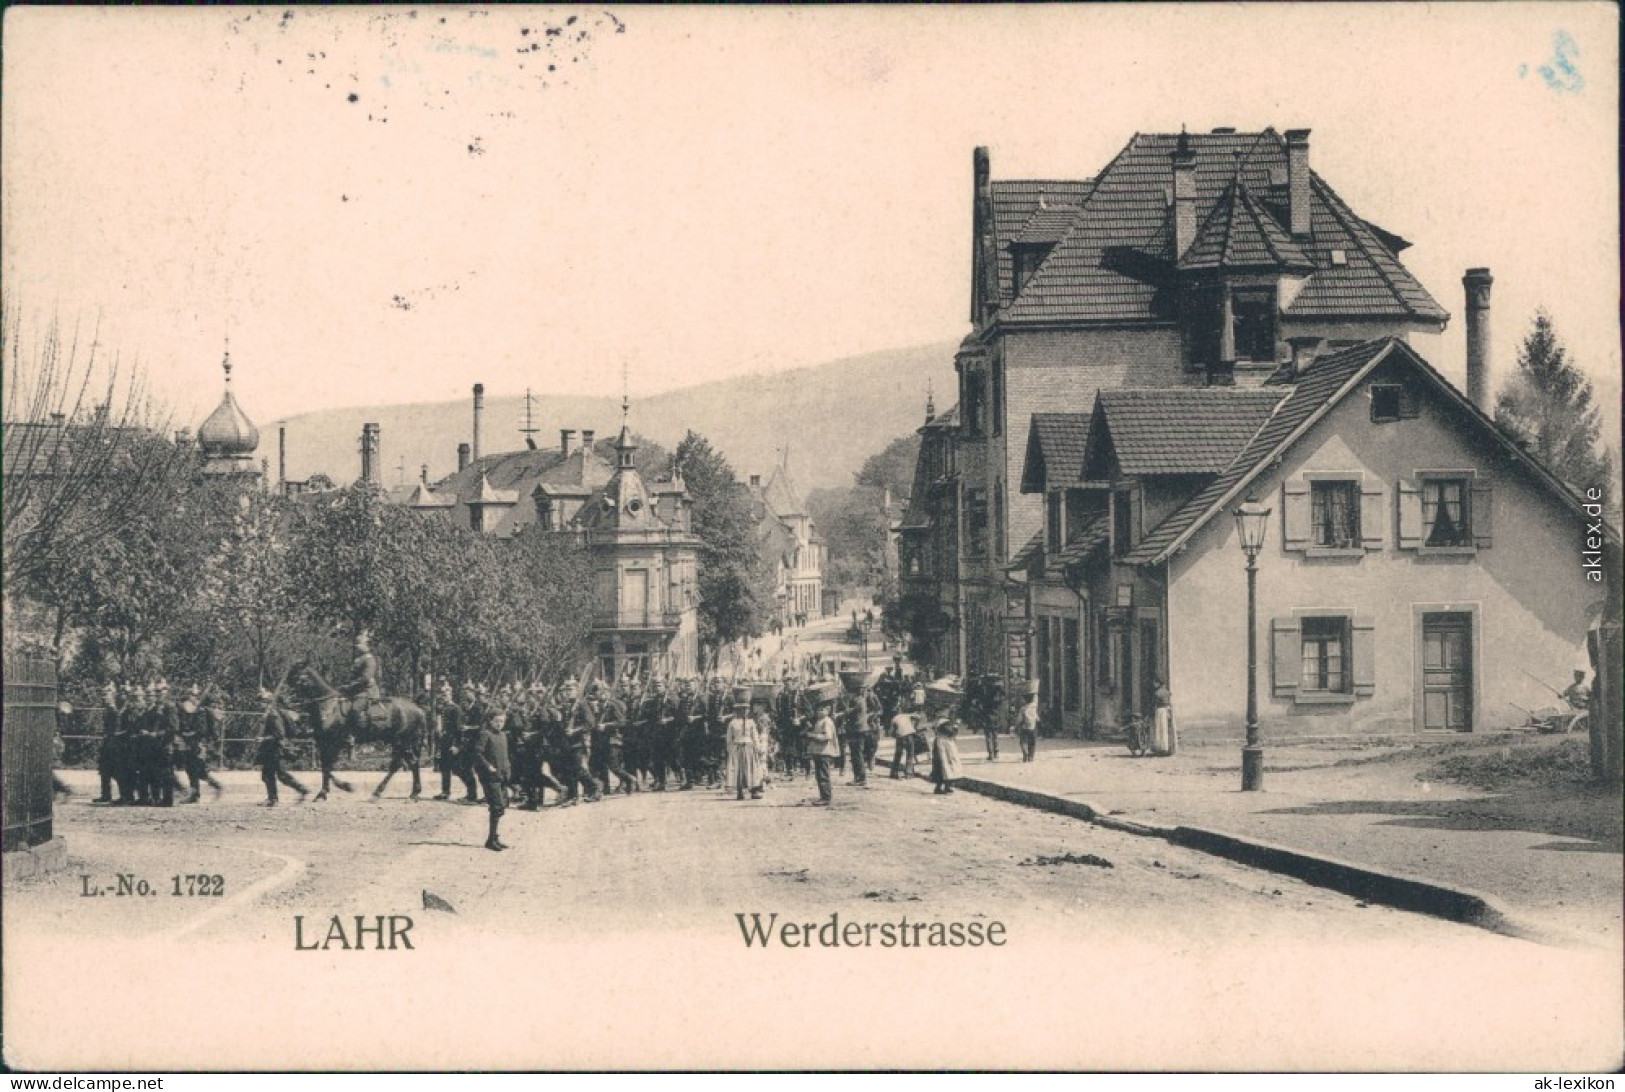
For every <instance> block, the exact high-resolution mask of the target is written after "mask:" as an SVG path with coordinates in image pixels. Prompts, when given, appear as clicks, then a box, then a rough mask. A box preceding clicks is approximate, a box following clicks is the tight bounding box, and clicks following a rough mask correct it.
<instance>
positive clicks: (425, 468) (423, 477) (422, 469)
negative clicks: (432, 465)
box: [418, 463, 429, 485]
mask: <svg viewBox="0 0 1625 1092" xmlns="http://www.w3.org/2000/svg"><path fill="white" fill-rule="evenodd" d="M418 481H420V482H422V483H423V484H424V485H428V484H429V464H428V463H420V464H419V465H418Z"/></svg>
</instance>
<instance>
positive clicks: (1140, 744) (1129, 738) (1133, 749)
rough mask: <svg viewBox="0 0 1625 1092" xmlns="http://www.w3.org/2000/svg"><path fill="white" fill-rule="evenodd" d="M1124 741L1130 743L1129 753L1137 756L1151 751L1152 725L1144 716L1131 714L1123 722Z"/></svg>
mask: <svg viewBox="0 0 1625 1092" xmlns="http://www.w3.org/2000/svg"><path fill="white" fill-rule="evenodd" d="M1123 741H1124V742H1125V743H1127V744H1128V753H1129V754H1131V755H1133V756H1134V757H1136V758H1139V757H1140V756H1141V755H1144V754H1147V753H1148V752H1150V750H1151V726H1150V725H1149V724H1147V723H1146V719H1145V718H1144V717H1141V716H1136V715H1134V714H1132V713H1131V714H1129V717H1128V719H1127V720H1125V721H1124V722H1123Z"/></svg>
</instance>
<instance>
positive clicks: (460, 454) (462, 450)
mask: <svg viewBox="0 0 1625 1092" xmlns="http://www.w3.org/2000/svg"><path fill="white" fill-rule="evenodd" d="M468 462H469V459H468V445H467V444H458V445H457V470H458V472H459V473H460V472H462V471H464V470H467V469H468Z"/></svg>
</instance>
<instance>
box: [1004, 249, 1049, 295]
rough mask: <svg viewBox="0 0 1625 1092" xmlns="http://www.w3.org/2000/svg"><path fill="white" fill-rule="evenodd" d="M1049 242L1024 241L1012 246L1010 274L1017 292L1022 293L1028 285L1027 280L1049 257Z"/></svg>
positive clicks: (1017, 293) (1030, 278) (1031, 277)
mask: <svg viewBox="0 0 1625 1092" xmlns="http://www.w3.org/2000/svg"><path fill="white" fill-rule="evenodd" d="M1050 249H1051V248H1050V246H1049V245H1048V244H1033V243H1022V244H1021V245H1019V246H1012V247H1011V248H1010V276H1011V279H1012V280H1013V281H1014V282H1015V294H1016V295H1018V296H1019V295H1021V293H1022V291H1023V290H1024V289H1025V288H1026V287H1027V282H1028V281H1030V280H1032V279H1033V274H1034V273H1037V272H1038V267H1039V266H1041V265H1043V264H1044V259H1045V258H1047V257H1049V252H1050Z"/></svg>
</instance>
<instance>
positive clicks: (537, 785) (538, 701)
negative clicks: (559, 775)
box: [519, 683, 566, 811]
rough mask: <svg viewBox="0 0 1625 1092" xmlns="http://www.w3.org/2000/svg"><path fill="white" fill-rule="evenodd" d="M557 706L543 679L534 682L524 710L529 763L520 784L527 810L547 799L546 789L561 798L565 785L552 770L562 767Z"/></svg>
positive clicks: (561, 735) (538, 806) (522, 773)
mask: <svg viewBox="0 0 1625 1092" xmlns="http://www.w3.org/2000/svg"><path fill="white" fill-rule="evenodd" d="M560 720H561V718H560V716H559V710H558V706H557V705H555V704H554V702H553V696H552V695H551V694H549V693H548V692H547V690H546V689H545V688H544V687H543V686H542V684H541V683H534V684H532V686H531V701H530V704H529V708H528V710H527V712H526V714H525V745H526V749H527V755H528V757H527V758H526V765H525V767H524V768H523V769H522V770H521V771H520V773H519V783H520V786H521V787H522V788H523V789H524V790H525V803H524V804H523V805H522V806H523V807H524V809H525V810H526V811H535V810H536V809H538V808H540V807H542V806H543V805H545V804H546V803H547V790H548V789H552V790H553V791H554V792H556V793H558V794H559V799H560V800H561V801H562V800H563V799H564V795H565V792H566V790H565V788H564V786H563V785H562V784H561V783H560V782H559V781H558V780H557V779H555V778H554V777H553V774H552V773H551V771H552V770H555V769H561V768H562V765H561V763H560V762H559V749H560V747H559V745H560V744H561V743H562V741H563V733H562V731H561V723H560Z"/></svg>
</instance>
